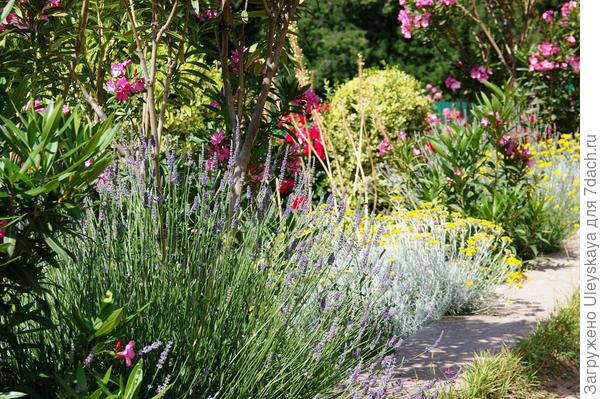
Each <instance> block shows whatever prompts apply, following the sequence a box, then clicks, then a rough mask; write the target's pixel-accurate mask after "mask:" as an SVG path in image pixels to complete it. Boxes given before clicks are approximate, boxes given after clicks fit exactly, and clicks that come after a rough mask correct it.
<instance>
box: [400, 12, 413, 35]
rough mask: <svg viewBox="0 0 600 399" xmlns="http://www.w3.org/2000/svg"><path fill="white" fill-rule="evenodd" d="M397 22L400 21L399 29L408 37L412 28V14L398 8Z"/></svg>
mask: <svg viewBox="0 0 600 399" xmlns="http://www.w3.org/2000/svg"><path fill="white" fill-rule="evenodd" d="M398 22H400V30H401V31H402V35H403V36H404V38H405V39H410V38H411V37H412V30H413V28H414V25H413V17H412V15H410V13H409V12H408V11H406V10H400V13H399V14H398Z"/></svg>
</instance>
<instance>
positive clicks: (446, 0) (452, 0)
mask: <svg viewBox="0 0 600 399" xmlns="http://www.w3.org/2000/svg"><path fill="white" fill-rule="evenodd" d="M440 3H441V4H442V5H443V6H455V5H456V0H440Z"/></svg>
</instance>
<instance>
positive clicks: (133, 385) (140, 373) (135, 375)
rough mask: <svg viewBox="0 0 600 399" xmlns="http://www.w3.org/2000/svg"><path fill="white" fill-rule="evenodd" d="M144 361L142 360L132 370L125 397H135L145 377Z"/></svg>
mask: <svg viewBox="0 0 600 399" xmlns="http://www.w3.org/2000/svg"><path fill="white" fill-rule="evenodd" d="M142 364H143V361H142V360H140V361H139V362H138V363H137V364H136V365H135V366H134V367H133V370H131V374H129V378H128V379H127V386H126V387H125V394H124V396H123V398H124V399H133V398H134V397H135V395H136V394H137V392H138V390H139V389H140V386H141V384H142V379H143V378H144V370H143V369H142Z"/></svg>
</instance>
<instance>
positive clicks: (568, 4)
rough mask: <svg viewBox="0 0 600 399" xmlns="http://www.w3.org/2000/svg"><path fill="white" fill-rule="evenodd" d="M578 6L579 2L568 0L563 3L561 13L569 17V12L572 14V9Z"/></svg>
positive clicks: (564, 16)
mask: <svg viewBox="0 0 600 399" xmlns="http://www.w3.org/2000/svg"><path fill="white" fill-rule="evenodd" d="M575 8H577V2H576V1H573V0H572V1H567V2H566V3H565V4H563V5H562V6H561V7H560V15H562V17H563V18H569V14H571V10H573V9H575Z"/></svg>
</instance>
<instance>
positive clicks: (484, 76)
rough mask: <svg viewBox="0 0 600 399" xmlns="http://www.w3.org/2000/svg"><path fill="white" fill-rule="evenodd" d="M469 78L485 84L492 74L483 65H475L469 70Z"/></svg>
mask: <svg viewBox="0 0 600 399" xmlns="http://www.w3.org/2000/svg"><path fill="white" fill-rule="evenodd" d="M470 74H471V77H472V78H473V79H475V80H478V81H479V82H485V81H487V80H488V79H489V78H490V75H492V74H493V72H492V70H491V69H490V68H488V67H486V66H483V65H476V66H474V67H473V68H471V72H470Z"/></svg>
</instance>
